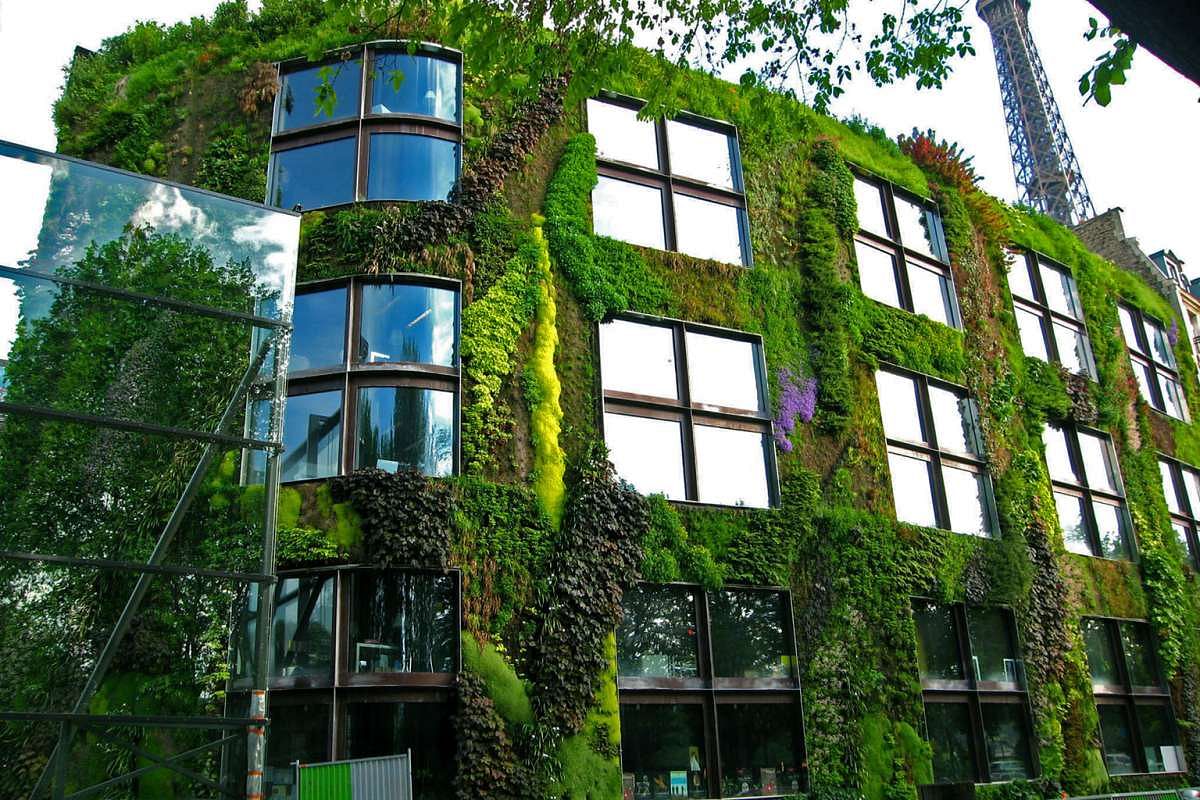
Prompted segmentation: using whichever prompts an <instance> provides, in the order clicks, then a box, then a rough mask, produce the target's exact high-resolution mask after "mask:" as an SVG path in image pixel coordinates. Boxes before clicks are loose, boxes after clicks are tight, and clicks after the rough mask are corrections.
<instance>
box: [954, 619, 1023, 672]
mask: <svg viewBox="0 0 1200 800" xmlns="http://www.w3.org/2000/svg"><path fill="white" fill-rule="evenodd" d="M967 626H968V628H970V631H971V655H972V662H973V666H974V670H975V679H976V680H980V681H991V682H994V683H1015V684H1021V683H1024V681H1023V680H1022V675H1021V661H1020V658H1019V656H1018V654H1017V648H1016V647H1015V643H1014V642H1013V635H1012V617H1011V616H1010V615H1009V613H1008V612H1007V611H1005V610H1004V609H1000V608H980V607H978V606H969V607H968V608H967Z"/></svg>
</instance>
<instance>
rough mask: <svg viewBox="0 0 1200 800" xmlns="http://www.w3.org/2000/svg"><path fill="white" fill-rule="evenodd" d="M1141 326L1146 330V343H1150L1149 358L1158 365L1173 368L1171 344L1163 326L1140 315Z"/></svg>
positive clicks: (1173, 357) (1173, 355)
mask: <svg viewBox="0 0 1200 800" xmlns="http://www.w3.org/2000/svg"><path fill="white" fill-rule="evenodd" d="M1142 324H1143V325H1145V328H1146V341H1148V342H1150V356H1151V357H1153V358H1154V360H1155V361H1157V362H1158V363H1160V364H1166V365H1167V366H1168V367H1174V366H1175V354H1174V353H1172V352H1171V343H1170V341H1168V339H1167V332H1166V330H1164V329H1163V326H1162V325H1160V324H1158V323H1157V322H1155V321H1154V320H1152V319H1150V318H1149V317H1147V316H1145V315H1144V314H1143V315H1142Z"/></svg>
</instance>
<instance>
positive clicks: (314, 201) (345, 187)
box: [271, 137, 358, 210]
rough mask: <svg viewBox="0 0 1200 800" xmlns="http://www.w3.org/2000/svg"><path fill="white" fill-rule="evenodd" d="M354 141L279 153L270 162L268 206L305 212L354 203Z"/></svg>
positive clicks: (356, 155)
mask: <svg viewBox="0 0 1200 800" xmlns="http://www.w3.org/2000/svg"><path fill="white" fill-rule="evenodd" d="M357 150H358V148H357V146H356V143H355V139H354V137H348V138H346V139H334V140H332V141H327V142H320V143H318V144H310V145H305V146H303V147H293V148H292V149H290V150H280V151H278V152H276V153H275V154H274V155H273V156H272V158H271V205H274V206H279V207H280V208H295V207H296V206H300V207H301V208H302V209H305V210H308V209H313V208H322V207H324V206H337V205H342V204H344V203H352V202H354V199H355V198H354V170H355V159H356V158H357V157H358V152H357Z"/></svg>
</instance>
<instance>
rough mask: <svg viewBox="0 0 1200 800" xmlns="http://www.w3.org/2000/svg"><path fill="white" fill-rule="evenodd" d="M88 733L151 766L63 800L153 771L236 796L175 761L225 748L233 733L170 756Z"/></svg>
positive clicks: (74, 799) (76, 798)
mask: <svg viewBox="0 0 1200 800" xmlns="http://www.w3.org/2000/svg"><path fill="white" fill-rule="evenodd" d="M91 734H92V735H93V736H96V737H97V738H99V739H104V740H105V741H107V742H111V743H112V744H115V745H117V746H118V747H123V748H125V749H126V750H128V751H130V752H131V753H133V754H134V755H135V756H137V757H138V758H143V759H145V760H147V761H150V762H153V763H151V764H150V765H148V766H145V767H139V768H138V769H135V770H133V771H132V772H127V773H125V774H124V775H118V776H117V777H115V778H110V779H109V780H106V781H104V782H103V783H97V784H94V785H92V786H89V787H87V788H86V789H80V790H79V791H77V792H72V793H71V794H69V795H67V796H66V798H65V800H82V799H83V798H85V797H91V796H92V795H95V794H99V793H100V792H103V791H104V790H105V789H108V788H111V787H113V786H119V785H120V784H122V783H128V782H129V781H131V780H134V779H135V778H140V777H141V776H142V775H146V774H147V773H150V772H157V771H158V770H160V769H165V770H170V771H171V772H174V773H177V774H179V775H182V776H183V777H185V778H187V779H188V780H190V781H194V782H196V783H198V784H200V785H202V786H206V787H208V788H209V789H212V790H213V791H215V792H219V793H221V794H223V795H225V796H226V797H237V795H236V794H234V793H233V792H231V791H229V790H228V789H227V788H225V787H224V786H222V785H221V784H219V783H217V782H216V781H213V780H209V779H208V778H206V777H204V776H203V775H200V774H198V773H196V772H193V771H192V770H190V769H187V768H186V767H184V766H182V765H181V764H180V763H179V762H181V761H183V760H184V759H187V758H191V757H192V756H194V755H199V754H200V753H203V752H205V751H208V750H215V749H216V748H218V747H221V746H223V745H225V744H226V743H229V742H232V741H234V740H235V739H237V738H238V736H237V735H236V734H233V735H230V736H226V737H224V738H222V739H217V740H216V741H212V742H209V743H208V744H202V745H200V746H199V747H193V748H192V749H191V750H187V751H185V752H182V753H177V754H175V755H173V756H163V755H159V754H157V753H151V752H150V751H148V750H145V749H144V748H141V747H138V746H137V745H135V744H133V743H132V742H127V741H125V740H124V739H120V738H118V737H116V736H113V735H111V734H108V733H105V732H104V731H96V730H94V731H91Z"/></svg>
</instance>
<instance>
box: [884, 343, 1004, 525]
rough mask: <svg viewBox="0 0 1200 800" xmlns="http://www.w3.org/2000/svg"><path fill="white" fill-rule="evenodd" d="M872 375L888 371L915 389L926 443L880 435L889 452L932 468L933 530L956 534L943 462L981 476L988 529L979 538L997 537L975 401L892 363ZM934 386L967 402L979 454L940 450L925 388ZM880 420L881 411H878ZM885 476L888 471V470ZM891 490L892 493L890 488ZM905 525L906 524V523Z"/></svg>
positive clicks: (997, 519)
mask: <svg viewBox="0 0 1200 800" xmlns="http://www.w3.org/2000/svg"><path fill="white" fill-rule="evenodd" d="M876 372H889V373H891V374H893V375H898V376H900V377H902V378H906V379H909V380H911V381H913V382H914V384H915V386H916V389H917V413H918V416H919V419H920V424H921V430H922V431H923V432H924V434H925V438H926V443H925V444H922V443H920V442H910V441H908V440H907V439H893V438H892V437H890V436H888V435H887V433H886V431H885V432H884V441H885V443H886V445H887V451H888V452H889V453H892V452H894V453H896V454H898V455H902V456H906V457H909V458H917V459H920V460H922V461H928V462H929V463H931V464H932V465H933V468H932V469H931V470H930V472H931V473H932V477H931V484H930V493H931V497H932V499H933V510H934V515H935V516H936V517H937V528H938V529H939V530H944V531H949V532H950V533H960V532H959V531H954V530H952V529H951V528H950V527H949V526H950V504H949V501H948V500H947V494H946V485H945V479H944V477H943V475H942V464H943V463H946V464H949V465H951V466H952V467H957V468H960V469H966V470H968V471H970V472H974V473H975V474H977V475H982V476H983V477H984V478H986V484H985V486H986V491H985V494H986V497H985V498H984V505H985V506H986V508H984V509H983V511H984V513H985V514H986V515H987V519H988V525H989V526H990V530H989V531H988V532H987V534H986V535H984V536H979V538H981V539H995V538H997V537H998V536H999V534H1000V517H999V513H998V509H997V507H996V494H995V489H994V487H993V486H992V474H991V470H990V469H988V464H987V457H986V455H983V453H984V452H985V448H984V443H983V430H982V428H981V426H980V423H979V407H978V404H977V403H976V402H975V398H974V397H973V396H972V395H971V393H970V392H969V391H968V390H967V389H966V388H965V387H963V386H958V385H956V384H953V383H950V382H948V381H943V380H940V379H938V378H934V377H931V376H929V375H926V374H924V373H921V372H914V371H913V370H909V369H904V368H903V367H898V366H896V365H894V364H889V363H886V362H880V364H879V367H878V368H877V369H876ZM931 386H933V387H936V388H938V389H943V390H945V391H949V392H952V393H954V394H955V395H958V396H959V397H960V398H961V399H963V400H966V401H967V408H968V409H969V413H970V416H971V420H970V421H971V431H972V434H973V438H974V439H975V442H974V444H975V446H976V447H977V448H978V449H979V454H967V453H958V452H954V451H950V450H942V449H941V448H940V446H939V444H938V440H937V425H936V424H935V422H934V416H933V406H932V402H931V401H930V399H929V387H931ZM878 399H879V398H877V400H878ZM881 419H882V411H881ZM888 472H889V477H890V474H891V470H890V468H889V471H888ZM892 491H893V492H895V487H894V485H893V488H892ZM906 524H908V523H906ZM960 535H962V536H976V535H977V534H972V533H960Z"/></svg>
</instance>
